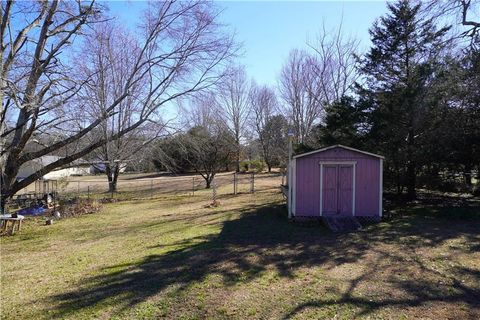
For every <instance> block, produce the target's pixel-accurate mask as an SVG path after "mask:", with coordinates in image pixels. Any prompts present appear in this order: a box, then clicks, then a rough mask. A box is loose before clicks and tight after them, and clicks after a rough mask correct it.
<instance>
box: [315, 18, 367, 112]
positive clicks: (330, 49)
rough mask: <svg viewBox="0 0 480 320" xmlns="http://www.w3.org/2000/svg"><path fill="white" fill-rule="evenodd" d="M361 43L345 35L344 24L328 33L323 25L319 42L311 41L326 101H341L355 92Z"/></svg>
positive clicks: (316, 73) (316, 69)
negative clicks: (352, 91) (357, 56)
mask: <svg viewBox="0 0 480 320" xmlns="http://www.w3.org/2000/svg"><path fill="white" fill-rule="evenodd" d="M359 44H360V42H359V40H358V39H355V38H353V37H350V38H345V37H344V35H343V31H342V24H340V27H339V28H338V29H337V30H336V31H335V32H327V31H326V29H325V26H323V29H322V31H321V32H320V33H319V35H318V36H317V40H316V42H313V43H310V44H309V46H310V48H311V49H313V51H314V57H315V59H314V60H312V63H313V65H312V66H313V69H314V73H315V76H316V78H317V79H318V81H319V83H320V86H321V90H322V92H323V94H322V97H323V98H324V99H325V103H326V104H328V105H331V104H332V103H334V102H338V101H340V99H341V98H342V97H343V96H345V95H346V94H348V93H349V92H351V90H352V88H353V85H354V84H355V82H356V81H357V79H358V77H359V73H358V72H357V70H358V68H357V58H356V54H357V53H358V52H357V51H358V47H359Z"/></svg>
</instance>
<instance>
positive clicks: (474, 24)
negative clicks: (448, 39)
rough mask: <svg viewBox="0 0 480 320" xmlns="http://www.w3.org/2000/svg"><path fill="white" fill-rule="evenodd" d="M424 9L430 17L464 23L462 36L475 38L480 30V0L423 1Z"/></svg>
mask: <svg viewBox="0 0 480 320" xmlns="http://www.w3.org/2000/svg"><path fill="white" fill-rule="evenodd" d="M423 11H424V12H426V13H427V15H428V16H429V18H433V19H439V20H442V21H443V22H445V19H449V18H450V19H453V20H455V21H456V23H454V24H457V25H462V26H463V27H465V28H464V30H462V31H460V36H461V37H467V38H471V39H472V40H474V39H475V37H477V36H478V35H479V32H480V1H479V0H450V1H437V0H428V1H425V2H424V3H423Z"/></svg>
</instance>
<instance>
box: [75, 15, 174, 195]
mask: <svg viewBox="0 0 480 320" xmlns="http://www.w3.org/2000/svg"><path fill="white" fill-rule="evenodd" d="M139 49H140V48H139V46H138V43H136V41H135V40H134V37H133V35H131V34H129V33H128V31H127V30H124V29H122V28H121V27H120V26H118V25H116V24H114V23H105V24H102V25H101V26H99V27H98V28H96V29H95V31H94V32H93V34H92V35H91V36H90V37H89V40H88V42H87V46H86V47H85V48H84V50H83V51H82V52H81V55H82V57H83V58H84V59H86V60H87V61H86V62H87V63H85V64H84V65H82V66H81V67H80V72H83V73H84V74H85V76H88V75H91V76H90V81H89V82H88V83H86V85H85V87H84V89H83V90H82V91H81V92H80V93H79V95H80V97H81V99H82V100H83V101H85V102H87V105H86V111H87V112H88V115H87V116H88V117H90V118H91V119H95V118H96V117H97V115H98V114H102V113H105V109H106V108H108V106H109V105H110V103H111V102H112V101H114V99H115V97H116V96H117V95H118V93H119V92H121V91H122V90H123V85H124V83H125V79H126V78H127V77H128V76H129V74H130V72H131V70H132V69H133V68H134V65H135V57H136V56H137V55H138V50H139ZM147 80H148V79H147V78H146V77H145V78H143V79H140V80H139V81H138V82H137V83H136V84H135V85H133V86H132V87H131V88H130V91H129V95H128V96H127V97H126V98H125V99H123V100H122V101H121V102H120V103H119V104H118V106H117V107H116V110H115V113H114V114H112V115H111V116H110V117H109V118H107V119H105V120H104V121H103V122H102V123H101V124H100V125H99V126H98V128H97V130H94V131H93V132H92V134H89V135H87V140H88V143H92V142H93V143H94V142H95V140H96V139H97V137H98V136H99V135H100V136H102V137H103V138H104V139H105V140H107V141H108V142H107V143H105V144H104V145H102V146H101V147H99V148H97V149H95V150H93V152H92V153H91V155H90V158H91V159H92V161H93V163H94V164H96V167H97V168H99V169H101V170H102V171H104V172H105V174H106V175H107V179H108V183H109V191H110V192H114V191H116V189H117V180H118V175H119V173H120V171H121V169H124V168H125V166H126V165H127V163H128V162H130V161H131V160H133V159H134V158H135V157H136V156H137V155H138V152H139V151H141V149H142V148H144V147H145V146H146V145H148V144H149V143H150V142H152V141H153V140H155V139H156V138H158V136H159V135H160V134H161V133H162V132H163V131H164V128H165V124H164V122H163V121H162V119H161V117H159V116H152V117H150V119H149V120H150V121H146V122H144V123H143V124H142V125H141V126H139V127H137V128H136V129H134V130H131V131H130V132H128V133H126V134H124V135H122V136H121V137H118V138H117V139H112V136H115V135H117V134H118V133H120V132H122V131H123V130H125V129H127V128H128V127H129V126H130V125H131V124H132V123H134V122H135V119H136V117H137V116H138V115H139V114H140V113H141V110H142V107H143V101H142V100H141V99H138V97H141V96H142V95H145V94H146V90H145V88H147V87H148V81H147Z"/></svg>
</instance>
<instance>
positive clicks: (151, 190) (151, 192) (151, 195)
mask: <svg viewBox="0 0 480 320" xmlns="http://www.w3.org/2000/svg"><path fill="white" fill-rule="evenodd" d="M150 199H153V179H151V180H150Z"/></svg>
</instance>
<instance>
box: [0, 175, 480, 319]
mask: <svg viewBox="0 0 480 320" xmlns="http://www.w3.org/2000/svg"><path fill="white" fill-rule="evenodd" d="M266 181H267V180H266ZM275 185H278V184H277V181H276V180H273V182H271V188H265V189H264V190H263V191H260V192H257V193H255V194H247V193H244V194H241V195H239V196H233V195H223V196H221V198H220V202H221V205H220V206H219V207H217V208H206V207H205V205H207V204H208V203H209V199H210V192H209V191H206V190H203V191H199V192H198V193H196V195H195V197H192V196H171V195H169V196H161V195H158V196H157V197H155V198H154V199H152V200H143V201H124V202H117V203H111V204H107V205H105V207H104V208H103V209H102V210H101V212H99V213H96V214H92V215H84V216H80V217H76V218H69V219H64V220H60V221H57V222H56V223H54V224H53V225H52V226H48V227H47V226H43V225H42V220H41V219H29V220H28V221H27V222H26V224H25V228H24V229H23V230H22V231H21V232H20V233H19V234H17V235H15V236H12V237H2V238H1V240H0V241H1V262H0V263H1V264H0V266H1V286H2V288H1V296H0V298H1V313H2V318H4V319H51V318H68V319H108V318H112V319H158V318H170V319H206V318H208V319H212V318H213V319H287V318H293V319H312V318H316V319H324V318H335V319H352V318H370V319H372V318H373V319H418V318H422V319H479V318H480V205H479V204H478V202H477V203H473V202H472V203H463V205H462V207H458V206H456V205H455V204H451V205H450V204H449V205H448V206H447V207H442V206H441V205H439V204H436V203H435V202H434V201H432V202H431V203H432V204H431V205H428V206H426V205H422V204H417V205H413V206H412V207H409V208H406V209H397V210H396V211H395V212H396V215H395V217H393V218H391V219H388V220H385V221H383V222H381V223H379V224H375V225H370V226H368V227H366V228H365V229H364V230H362V231H360V232H356V233H350V234H333V233H331V232H330V231H328V230H326V229H325V228H324V227H322V226H321V225H318V224H313V223H312V224H294V223H290V222H288V221H287V219H286V210H285V206H284V204H283V201H282V198H281V195H280V192H279V190H278V188H275ZM225 188H226V187H225ZM223 193H224V194H226V193H227V192H226V190H223Z"/></svg>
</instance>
